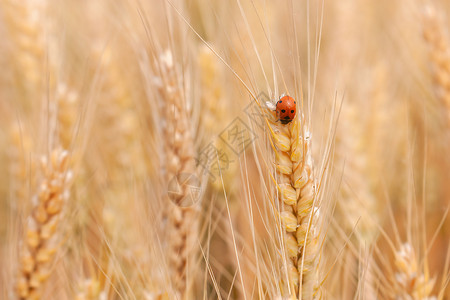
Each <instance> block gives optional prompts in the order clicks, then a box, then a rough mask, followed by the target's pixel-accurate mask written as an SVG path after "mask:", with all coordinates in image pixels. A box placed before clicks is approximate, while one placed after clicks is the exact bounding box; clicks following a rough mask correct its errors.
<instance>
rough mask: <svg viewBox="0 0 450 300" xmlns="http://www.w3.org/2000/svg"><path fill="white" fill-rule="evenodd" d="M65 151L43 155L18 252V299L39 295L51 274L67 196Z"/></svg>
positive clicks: (59, 239) (66, 153)
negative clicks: (41, 173)
mask: <svg viewBox="0 0 450 300" xmlns="http://www.w3.org/2000/svg"><path fill="white" fill-rule="evenodd" d="M68 162H69V155H68V152H67V151H63V150H55V151H53V152H52V154H51V156H50V157H49V158H46V157H45V158H43V159H42V163H41V168H42V172H43V176H44V178H43V180H42V182H41V185H40V187H39V191H38V193H37V194H36V195H35V196H34V198H33V201H32V202H33V209H32V211H31V214H30V216H29V217H28V220H27V225H26V227H25V236H24V237H23V240H22V249H21V254H20V267H19V269H18V273H19V277H18V282H17V294H18V298H19V299H40V297H41V294H42V291H43V288H44V283H45V281H46V280H47V278H48V277H49V276H50V273H51V267H52V264H53V258H54V256H55V253H56V252H57V251H58V249H59V248H60V242H61V234H60V233H58V232H57V231H58V229H59V228H58V227H59V225H60V222H61V220H62V218H63V217H64V205H65V202H66V201H67V200H68V199H69V182H70V179H71V172H70V171H69V170H68Z"/></svg>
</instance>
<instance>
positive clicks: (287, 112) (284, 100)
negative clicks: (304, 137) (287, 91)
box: [276, 96, 297, 124]
mask: <svg viewBox="0 0 450 300" xmlns="http://www.w3.org/2000/svg"><path fill="white" fill-rule="evenodd" d="M276 111H277V117H278V120H280V121H281V123H282V124H288V123H289V122H291V121H292V120H293V119H294V118H295V113H296V111H297V108H296V105H295V100H294V98H292V97H289V96H283V97H281V98H280V100H278V102H277V106H276Z"/></svg>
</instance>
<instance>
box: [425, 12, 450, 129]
mask: <svg viewBox="0 0 450 300" xmlns="http://www.w3.org/2000/svg"><path fill="white" fill-rule="evenodd" d="M445 28H446V27H445V25H444V24H443V20H442V19H441V18H440V16H439V15H438V14H437V13H436V10H435V9H434V8H433V7H432V6H427V7H426V8H425V11H424V14H423V36H424V39H425V41H426V43H427V44H428V49H429V59H430V63H431V64H430V65H431V71H432V79H433V88H434V93H435V94H436V97H437V98H438V100H439V101H440V102H441V105H443V106H444V107H445V110H446V114H447V121H448V122H449V123H448V124H449V125H450V45H449V40H448V33H447V32H446V30H445Z"/></svg>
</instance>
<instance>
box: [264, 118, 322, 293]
mask: <svg viewBox="0 0 450 300" xmlns="http://www.w3.org/2000/svg"><path fill="white" fill-rule="evenodd" d="M303 122H304V119H303V117H302V118H300V117H296V118H295V119H294V120H293V121H292V122H291V123H289V124H287V125H283V124H281V123H280V122H279V121H278V120H277V118H276V114H275V113H274V112H273V111H268V118H267V125H268V128H269V131H270V134H271V138H272V149H273V151H274V154H275V166H276V182H277V189H278V195H279V199H280V203H279V207H280V216H281V220H282V224H283V230H284V232H283V242H284V244H285V248H286V255H287V258H288V259H287V260H286V264H287V272H288V280H289V290H290V296H291V299H312V298H316V297H317V296H318V295H317V293H318V288H319V286H318V282H317V280H318V265H317V262H318V253H319V228H318V221H319V218H320V214H319V208H318V207H316V206H315V204H314V202H315V197H316V191H315V186H314V175H313V162H312V157H311V149H310V138H311V137H310V133H309V132H308V130H307V127H306V124H304V123H303Z"/></svg>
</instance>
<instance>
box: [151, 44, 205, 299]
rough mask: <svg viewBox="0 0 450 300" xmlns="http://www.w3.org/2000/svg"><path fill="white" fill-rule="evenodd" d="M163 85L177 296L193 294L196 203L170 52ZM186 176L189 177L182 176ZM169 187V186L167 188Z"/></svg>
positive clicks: (183, 108) (182, 103)
mask: <svg viewBox="0 0 450 300" xmlns="http://www.w3.org/2000/svg"><path fill="white" fill-rule="evenodd" d="M160 68H161V69H160V71H161V82H162V85H161V86H160V87H159V88H158V91H159V95H160V97H161V98H160V99H161V101H160V105H161V110H160V111H161V116H162V117H163V120H162V122H163V128H162V134H163V147H164V149H163V151H164V154H165V157H164V159H163V166H162V167H163V169H164V171H165V183H166V184H167V186H168V185H169V184H170V183H175V182H176V183H177V187H176V188H177V189H179V190H177V191H175V192H174V193H172V191H170V190H169V193H170V195H166V196H164V199H165V201H166V202H167V203H166V208H167V211H166V216H167V219H168V228H167V236H166V237H167V243H168V251H167V255H168V265H169V273H170V274H169V275H170V279H171V281H172V286H173V287H174V289H175V291H176V293H177V297H180V298H181V299H189V298H190V297H192V296H191V295H190V293H191V292H192V286H193V282H192V279H193V278H194V276H193V271H194V269H193V268H192V267H193V265H194V264H195V263H194V261H195V256H196V255H195V252H196V251H195V245H196V243H197V240H198V218H199V203H194V201H195V200H197V199H196V198H195V195H193V194H192V192H193V191H192V189H191V188H192V186H190V179H193V180H195V179H196V178H197V177H196V176H197V175H196V174H197V171H196V166H195V164H196V163H195V157H194V153H195V152H194V140H193V135H192V131H191V127H190V122H189V121H190V120H189V111H188V107H187V103H186V99H185V94H184V93H183V85H182V84H180V82H183V81H181V80H180V79H179V77H178V74H177V69H176V67H175V65H174V62H173V59H172V54H171V52H169V51H167V52H165V53H164V55H162V56H161V59H160ZM185 176H192V177H191V178H185ZM169 189H170V188H169Z"/></svg>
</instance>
